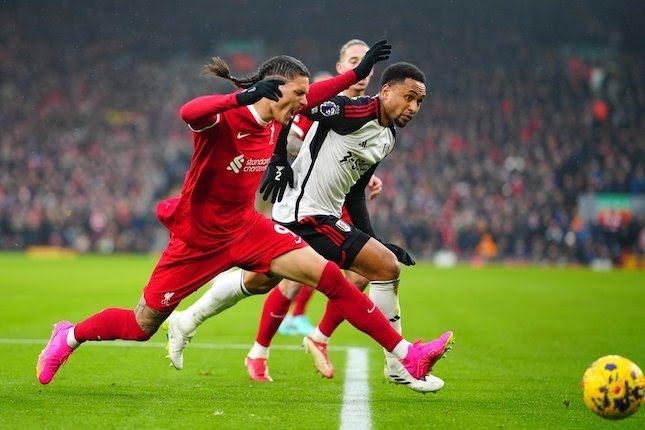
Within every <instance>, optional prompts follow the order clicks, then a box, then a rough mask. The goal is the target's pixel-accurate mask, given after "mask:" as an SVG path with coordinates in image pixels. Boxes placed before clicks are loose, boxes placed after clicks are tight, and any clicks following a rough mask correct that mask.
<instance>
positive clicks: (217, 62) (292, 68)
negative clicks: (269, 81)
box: [202, 55, 310, 88]
mask: <svg viewBox="0 0 645 430" xmlns="http://www.w3.org/2000/svg"><path fill="white" fill-rule="evenodd" d="M202 74H203V75H211V76H216V77H220V78H224V79H226V80H229V81H231V82H232V83H233V84H234V85H235V86H236V87H238V88H249V87H251V86H253V85H254V84H255V83H257V82H258V81H261V80H262V79H264V78H266V77H267V76H280V77H282V78H285V79H287V80H292V79H294V78H295V77H297V76H306V77H309V76H310V75H309V70H307V67H306V66H305V65H304V64H302V62H301V61H300V60H298V59H297V58H293V57H290V56H288V55H278V56H277V57H271V58H269V59H268V60H267V61H265V62H264V63H262V64H261V65H260V68H259V69H258V71H257V72H256V73H255V75H253V76H249V77H245V78H236V77H234V76H231V71H230V69H229V68H228V65H227V64H226V62H225V61H224V60H222V59H221V58H220V57H213V58H212V60H211V62H210V63H208V64H206V65H205V66H204V69H203V71H202Z"/></svg>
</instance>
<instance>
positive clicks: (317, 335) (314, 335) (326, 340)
mask: <svg viewBox="0 0 645 430" xmlns="http://www.w3.org/2000/svg"><path fill="white" fill-rule="evenodd" d="M309 337H310V338H312V339H313V340H315V341H316V342H323V343H329V338H328V337H327V336H325V335H324V334H323V333H322V332H321V331H320V329H319V328H318V326H316V328H315V330H314V332H313V333H311V334H310V335H309Z"/></svg>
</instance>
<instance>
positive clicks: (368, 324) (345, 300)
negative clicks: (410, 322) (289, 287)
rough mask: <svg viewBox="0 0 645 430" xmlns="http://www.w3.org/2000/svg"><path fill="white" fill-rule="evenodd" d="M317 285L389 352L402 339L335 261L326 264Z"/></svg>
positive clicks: (345, 313)
mask: <svg viewBox="0 0 645 430" xmlns="http://www.w3.org/2000/svg"><path fill="white" fill-rule="evenodd" d="M317 288H318V290H319V291H320V292H321V293H323V294H324V295H326V296H327V297H328V298H329V300H330V301H331V302H332V305H333V306H335V307H336V309H337V310H338V311H339V312H340V313H341V314H342V315H343V316H344V317H345V319H346V320H347V321H349V322H350V324H351V325H353V326H354V327H356V328H357V329H359V330H360V331H362V332H364V333H366V334H368V335H369V336H371V337H372V339H374V340H375V341H377V342H378V343H379V344H380V345H381V346H382V347H383V348H385V349H386V350H388V351H392V350H393V349H394V347H395V346H396V345H397V344H398V343H399V342H400V341H401V340H402V339H403V337H402V336H401V335H400V334H399V333H397V332H396V330H394V329H393V328H392V326H391V325H390V323H389V321H388V320H387V318H385V316H384V315H383V313H382V312H381V311H380V310H379V309H378V308H377V307H376V305H375V304H374V303H373V302H372V301H371V300H370V299H369V297H367V296H366V295H365V294H363V293H362V292H361V291H359V290H358V288H356V287H355V286H354V285H352V284H351V283H349V282H348V281H347V279H345V277H344V276H343V274H342V273H341V271H340V269H339V268H338V266H336V265H335V264H334V263H332V262H328V263H327V265H326V266H325V270H323V273H322V275H321V276H320V281H319V282H318V287H317Z"/></svg>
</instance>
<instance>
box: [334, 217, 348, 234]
mask: <svg viewBox="0 0 645 430" xmlns="http://www.w3.org/2000/svg"><path fill="white" fill-rule="evenodd" d="M336 228H337V229H338V230H340V231H344V232H345V233H349V232H350V231H351V230H352V228H351V227H350V226H349V224H347V223H346V222H345V221H343V220H342V219H339V220H338V221H336Z"/></svg>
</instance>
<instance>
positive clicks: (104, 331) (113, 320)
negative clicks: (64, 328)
mask: <svg viewBox="0 0 645 430" xmlns="http://www.w3.org/2000/svg"><path fill="white" fill-rule="evenodd" d="M74 337H75V338H76V340H77V341H78V342H85V341H86V340H114V339H124V340H139V341H144V340H148V339H150V335H148V334H147V333H146V332H145V331H143V330H142V329H141V327H139V324H138V323H137V320H136V318H135V317H134V311H133V310H132V309H117V308H110V309H105V310H104V311H102V312H99V313H98V314H95V315H93V316H91V317H89V318H88V319H86V320H85V321H82V322H80V323H78V324H76V326H74Z"/></svg>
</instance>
